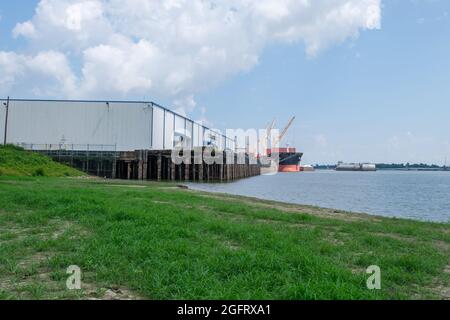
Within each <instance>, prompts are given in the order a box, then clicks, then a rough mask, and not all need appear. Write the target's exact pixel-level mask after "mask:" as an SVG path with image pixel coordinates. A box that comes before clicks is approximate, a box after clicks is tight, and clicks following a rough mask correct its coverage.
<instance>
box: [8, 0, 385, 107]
mask: <svg viewBox="0 0 450 320" xmlns="http://www.w3.org/2000/svg"><path fill="white" fill-rule="evenodd" d="M380 1H381V0H335V1H329V0H314V1H311V0H240V1H238V0H227V1H225V0H216V1H212V0H165V1H161V0H154V1H153V0H129V1H127V2H126V4H124V2H123V1H121V0H120V1H119V0H41V1H40V2H39V4H38V6H37V8H36V12H35V15H34V17H33V18H32V19H31V20H29V21H25V22H22V23H18V24H17V25H16V27H15V28H14V30H13V35H14V36H15V37H24V38H26V39H27V40H28V42H29V49H28V50H27V52H30V53H29V54H27V55H22V54H18V53H14V52H0V71H1V72H2V74H5V75H6V76H4V77H3V79H1V80H0V81H1V83H6V84H7V86H6V88H7V89H8V90H13V89H14V88H16V87H25V86H24V83H27V82H28V83H31V82H30V81H31V80H32V79H36V76H39V77H44V78H46V79H47V80H48V81H50V84H49V82H45V81H44V82H41V83H31V85H30V86H29V87H30V88H33V92H34V93H37V94H45V95H48V94H50V93H51V94H53V95H55V96H58V97H72V98H79V97H86V98H95V97H104V98H108V97H130V96H142V95H156V96H164V97H169V98H173V99H174V100H175V102H176V104H177V105H176V107H177V108H182V109H184V110H185V112H189V111H191V110H192V109H193V108H194V107H195V101H194V98H193V94H195V93H196V92H199V91H201V90H205V89H207V88H209V87H211V86H213V85H215V84H217V83H219V82H220V81H222V80H224V79H226V78H228V77H230V76H232V75H235V74H237V73H240V72H245V71H248V70H251V69H252V68H253V67H254V66H255V65H256V64H257V63H258V60H259V56H260V55H261V53H262V51H263V49H264V47H265V46H267V45H269V44H271V43H290V42H304V43H305V45H306V51H307V54H308V55H309V56H314V55H316V54H317V53H318V52H320V51H321V50H323V49H326V48H327V47H328V46H330V45H333V44H336V43H340V42H342V41H344V40H345V39H347V38H349V37H357V36H358V34H359V32H360V31H361V30H367V29H377V28H379V27H380V20H381V18H380V15H381V14H380V10H381V9H380V8H381V4H380ZM4 88H5V87H4ZM4 88H3V89H0V90H5V89H4ZM49 88H51V90H50V89H49ZM22 94H28V92H26V91H23V92H22ZM186 97H188V98H186ZM183 99H188V100H191V101H187V102H186V100H185V101H184V102H183ZM178 105H180V106H178ZM181 105H183V106H181Z"/></svg>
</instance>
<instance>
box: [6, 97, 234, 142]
mask: <svg viewBox="0 0 450 320" xmlns="http://www.w3.org/2000/svg"><path fill="white" fill-rule="evenodd" d="M0 102H1V103H2V106H0V138H1V142H3V135H4V123H5V114H6V109H5V107H4V106H3V102H6V101H4V100H0ZM9 110H10V111H9V121H8V142H9V143H14V144H26V145H49V144H53V145H58V144H64V145H75V149H76V148H77V147H76V146H79V148H81V149H83V150H84V149H85V148H86V146H87V145H90V147H89V150H97V149H98V150H102V149H103V147H102V146H115V150H117V151H134V150H143V149H154V150H163V149H165V150H170V149H172V148H173V145H174V142H173V139H174V132H177V133H180V134H186V135H187V136H189V137H191V139H192V141H191V145H192V146H196V147H199V146H205V145H208V143H209V142H213V141H212V140H211V136H216V141H214V144H215V145H217V146H219V147H221V148H224V147H225V142H224V141H225V139H224V138H223V137H222V138H220V137H221V135H220V134H218V133H215V132H213V131H212V130H210V129H207V128H206V127H203V126H201V125H200V124H198V123H195V122H193V121H192V120H189V119H186V118H184V117H182V116H180V115H176V114H175V113H173V112H172V111H170V110H167V109H165V108H163V107H161V106H159V105H156V104H154V103H151V102H120V101H116V102H114V101H113V102H102V101H55V100H53V101H44V100H42V101H41V100H11V101H10V109H9ZM227 143H228V142H227ZM227 147H229V146H228V145H227Z"/></svg>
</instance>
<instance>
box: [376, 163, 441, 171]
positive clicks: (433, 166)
mask: <svg viewBox="0 0 450 320" xmlns="http://www.w3.org/2000/svg"><path fill="white" fill-rule="evenodd" d="M377 168H378V169H439V168H442V166H438V165H436V164H426V163H409V162H408V163H377Z"/></svg>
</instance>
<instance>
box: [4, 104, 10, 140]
mask: <svg viewBox="0 0 450 320" xmlns="http://www.w3.org/2000/svg"><path fill="white" fill-rule="evenodd" d="M3 104H4V105H5V107H6V116H5V136H4V140H3V144H4V145H5V146H6V136H7V134H8V113H9V97H8V99H7V100H6V103H3Z"/></svg>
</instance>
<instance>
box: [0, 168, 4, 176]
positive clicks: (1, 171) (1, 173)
mask: <svg viewBox="0 0 450 320" xmlns="http://www.w3.org/2000/svg"><path fill="white" fill-rule="evenodd" d="M2 175H3V170H2V169H1V168H0V177H1V176H2Z"/></svg>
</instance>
